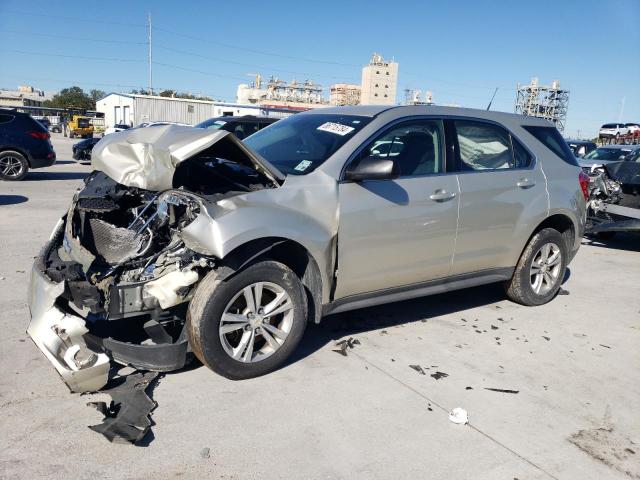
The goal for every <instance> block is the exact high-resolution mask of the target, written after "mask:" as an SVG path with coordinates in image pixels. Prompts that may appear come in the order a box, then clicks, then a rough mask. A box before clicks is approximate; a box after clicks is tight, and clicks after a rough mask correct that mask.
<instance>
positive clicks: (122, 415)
mask: <svg viewBox="0 0 640 480" xmlns="http://www.w3.org/2000/svg"><path fill="white" fill-rule="evenodd" d="M158 375H159V374H158V372H146V373H142V372H140V373H135V374H132V375H128V376H127V377H125V380H124V382H122V383H121V384H119V385H117V386H115V387H113V388H109V389H107V390H102V391H101V393H106V394H108V395H109V396H110V397H111V399H112V400H111V403H110V404H109V405H107V404H106V403H105V402H89V403H87V405H89V406H93V407H95V408H96V410H98V411H99V412H100V413H102V414H103V415H104V419H103V420H102V423H101V424H99V425H91V426H89V428H90V429H91V430H93V431H94V432H98V433H101V434H102V435H104V436H105V437H106V438H107V440H109V441H110V442H113V443H133V444H135V443H136V442H139V441H140V440H142V439H143V438H144V436H145V435H146V434H147V432H148V431H149V429H150V428H151V426H152V425H153V422H152V420H151V417H150V415H151V412H152V411H153V410H154V409H155V408H156V406H157V405H158V404H157V403H156V402H154V401H153V400H152V399H151V398H150V397H149V395H148V394H147V392H149V393H150V391H151V389H152V386H153V383H154V381H155V380H156V379H157V378H158Z"/></svg>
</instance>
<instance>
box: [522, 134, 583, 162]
mask: <svg viewBox="0 0 640 480" xmlns="http://www.w3.org/2000/svg"><path fill="white" fill-rule="evenodd" d="M522 128H524V129H525V130H526V131H527V132H529V133H530V134H531V135H533V136H534V137H536V139H537V140H538V141H539V142H540V143H542V144H543V145H544V146H545V147H547V148H548V149H549V150H551V151H552V152H553V153H555V154H556V155H557V156H558V157H560V158H561V159H562V160H564V161H565V162H566V163H568V164H569V165H573V166H574V167H578V166H579V165H578V160H577V159H576V157H575V156H574V155H573V152H571V149H570V148H569V145H567V142H565V140H564V138H562V135H560V132H559V131H558V130H557V129H556V128H554V127H534V126H530V125H523V126H522Z"/></svg>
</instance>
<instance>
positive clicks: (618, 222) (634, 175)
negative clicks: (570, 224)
mask: <svg viewBox="0 0 640 480" xmlns="http://www.w3.org/2000/svg"><path fill="white" fill-rule="evenodd" d="M584 170H585V172H587V174H588V175H589V200H588V202H587V225H586V233H587V234H588V235H594V236H597V237H599V238H603V239H604V238H611V237H613V236H614V235H615V234H616V232H640V152H638V153H636V156H635V157H633V158H631V159H630V160H628V161H622V162H612V163H606V164H604V165H600V166H597V165H596V166H591V167H584Z"/></svg>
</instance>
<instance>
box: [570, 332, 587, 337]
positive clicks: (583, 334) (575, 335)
mask: <svg viewBox="0 0 640 480" xmlns="http://www.w3.org/2000/svg"><path fill="white" fill-rule="evenodd" d="M573 336H574V337H576V338H586V336H587V335H586V334H585V333H574V334H573Z"/></svg>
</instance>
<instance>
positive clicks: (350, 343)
mask: <svg viewBox="0 0 640 480" xmlns="http://www.w3.org/2000/svg"><path fill="white" fill-rule="evenodd" d="M354 345H360V340H358V339H357V338H353V337H349V338H348V339H347V340H340V341H339V342H338V343H336V347H340V348H338V349H337V350H332V351H333V352H336V353H339V354H340V355H342V356H344V357H346V356H347V349H349V348H353V347H354Z"/></svg>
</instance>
